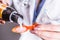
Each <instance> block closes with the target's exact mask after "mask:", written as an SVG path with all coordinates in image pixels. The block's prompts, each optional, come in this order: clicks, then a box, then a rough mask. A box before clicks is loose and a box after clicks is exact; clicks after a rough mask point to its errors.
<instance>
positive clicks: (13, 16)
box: [2, 7, 23, 23]
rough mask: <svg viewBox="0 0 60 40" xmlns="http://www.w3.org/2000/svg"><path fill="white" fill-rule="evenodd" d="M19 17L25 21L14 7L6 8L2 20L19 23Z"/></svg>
mask: <svg viewBox="0 0 60 40" xmlns="http://www.w3.org/2000/svg"><path fill="white" fill-rule="evenodd" d="M19 17H20V18H22V19H23V16H22V15H20V14H18V13H17V11H16V10H15V9H13V8H12V7H6V9H4V10H3V12H2V19H3V20H5V21H10V20H12V21H13V22H16V23H17V20H18V18H19Z"/></svg>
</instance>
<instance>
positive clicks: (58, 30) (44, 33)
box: [31, 24, 60, 40]
mask: <svg viewBox="0 0 60 40" xmlns="http://www.w3.org/2000/svg"><path fill="white" fill-rule="evenodd" d="M31 32H32V33H33V34H36V35H37V36H39V37H41V38H43V39H44V40H60V25H52V24H42V25H39V26H38V27H36V28H35V29H34V30H32V31H31Z"/></svg>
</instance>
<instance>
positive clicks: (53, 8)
mask: <svg viewBox="0 0 60 40" xmlns="http://www.w3.org/2000/svg"><path fill="white" fill-rule="evenodd" d="M36 22H38V23H40V24H43V23H51V24H55V25H58V24H60V0H46V1H45V4H44V6H43V7H42V10H41V12H40V14H39V16H38V18H37V20H36Z"/></svg>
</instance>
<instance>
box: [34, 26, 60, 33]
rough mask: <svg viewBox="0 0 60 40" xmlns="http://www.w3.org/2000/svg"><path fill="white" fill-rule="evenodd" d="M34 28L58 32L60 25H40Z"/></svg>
mask: <svg viewBox="0 0 60 40" xmlns="http://www.w3.org/2000/svg"><path fill="white" fill-rule="evenodd" d="M34 30H49V31H57V32H60V25H40V26H38V27H36V28H34Z"/></svg>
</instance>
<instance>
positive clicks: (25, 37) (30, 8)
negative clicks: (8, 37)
mask: <svg viewBox="0 0 60 40" xmlns="http://www.w3.org/2000/svg"><path fill="white" fill-rule="evenodd" d="M13 4H14V7H15V9H16V10H17V12H18V13H19V14H21V15H23V17H24V19H23V20H21V19H20V18H19V19H18V23H19V24H20V25H21V23H22V22H23V23H24V25H27V26H29V25H32V23H33V22H32V21H33V14H34V7H35V0H13ZM19 40H42V39H41V38H40V37H38V36H36V35H34V34H32V33H31V32H30V30H28V31H26V32H24V33H21V37H20V38H19Z"/></svg>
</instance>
